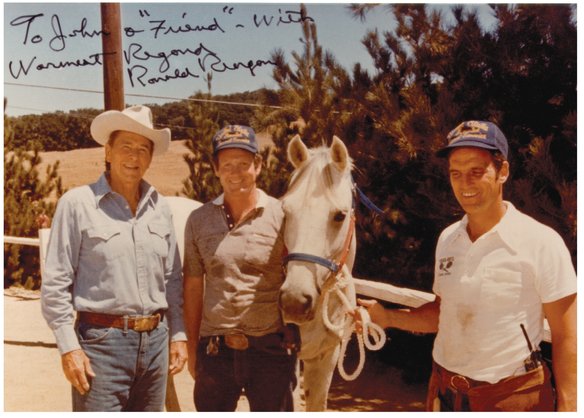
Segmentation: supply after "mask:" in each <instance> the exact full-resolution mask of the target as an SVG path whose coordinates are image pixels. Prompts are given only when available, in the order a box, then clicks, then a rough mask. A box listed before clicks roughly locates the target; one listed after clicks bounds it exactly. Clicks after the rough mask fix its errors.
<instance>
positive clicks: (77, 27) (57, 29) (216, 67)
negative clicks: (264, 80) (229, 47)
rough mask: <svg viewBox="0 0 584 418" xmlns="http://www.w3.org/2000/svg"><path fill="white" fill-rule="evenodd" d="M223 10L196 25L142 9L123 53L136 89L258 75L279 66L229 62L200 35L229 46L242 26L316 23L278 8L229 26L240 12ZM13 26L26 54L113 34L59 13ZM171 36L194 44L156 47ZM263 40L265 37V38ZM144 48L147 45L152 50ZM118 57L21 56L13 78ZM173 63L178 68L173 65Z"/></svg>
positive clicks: (127, 29) (12, 64)
mask: <svg viewBox="0 0 584 418" xmlns="http://www.w3.org/2000/svg"><path fill="white" fill-rule="evenodd" d="M220 10H221V11H220V13H219V14H217V15H215V16H213V15H211V16H200V15H198V16H196V17H197V19H198V20H200V21H199V22H196V23H195V22H193V21H192V17H191V16H190V15H189V14H188V13H186V12H183V13H181V14H179V16H180V19H178V20H177V19H176V18H174V19H170V18H167V17H166V16H162V17H161V16H151V13H150V12H149V11H148V9H147V8H142V9H140V10H139V11H138V14H139V20H138V24H135V26H130V25H126V26H124V27H123V28H122V33H123V35H124V36H125V38H126V40H130V41H132V42H131V43H130V44H129V45H128V46H126V47H125V49H124V50H123V51H120V52H119V53H121V54H122V55H123V59H124V62H125V64H126V68H125V71H126V74H127V76H128V77H129V80H130V84H131V86H137V85H139V86H146V85H151V84H156V83H160V82H166V81H170V80H173V79H179V78H200V77H201V74H205V73H207V72H216V73H224V72H230V71H240V70H241V71H246V72H248V73H249V74H250V75H251V76H255V75H256V74H257V70H258V69H260V68H262V67H265V66H274V65H275V62H274V61H272V60H270V59H265V58H258V57H257V56H253V57H247V58H245V59H243V60H239V59H230V58H229V56H228V54H225V53H223V54H222V53H220V52H219V49H220V48H221V47H219V48H215V47H212V46H209V42H211V43H212V41H206V43H205V44H204V43H202V42H200V41H197V40H196V36H197V34H198V33H203V32H206V33H211V32H213V33H217V34H218V35H223V36H222V38H221V46H224V45H226V44H225V40H226V39H225V37H224V36H225V34H228V33H229V32H232V33H234V34H235V35H234V36H241V35H240V34H242V33H244V32H239V30H240V29H243V28H247V29H250V30H252V31H255V32H257V31H264V30H266V29H270V28H272V29H274V30H277V28H279V27H281V26H284V25H290V24H302V23H303V22H306V21H309V22H313V21H314V19H313V18H312V17H310V16H308V15H307V14H306V12H304V11H300V10H286V9H281V8H278V9H277V12H276V13H264V14H258V13H256V14H253V15H252V16H249V15H248V16H246V19H248V20H245V21H244V20H242V19H243V18H242V19H237V23H235V24H234V23H233V20H229V22H231V23H230V24H228V23H227V20H224V19H222V17H223V16H228V15H229V16H235V17H237V10H236V9H235V7H232V6H224V7H222V8H220ZM177 21H178V22H179V23H177ZM10 27H12V28H14V29H15V30H17V31H18V32H17V33H18V35H19V38H17V39H16V41H17V42H18V41H20V43H21V44H22V45H23V46H24V48H23V49H22V51H23V52H25V51H26V49H27V47H32V46H37V47H39V46H46V47H48V48H49V50H50V51H53V52H55V53H60V55H62V54H63V51H66V50H67V48H68V47H69V46H70V45H71V44H72V42H73V41H75V40H77V41H81V42H83V41H84V40H90V39H94V38H102V37H107V36H110V35H111V34H110V33H109V32H108V31H104V30H103V29H99V28H97V27H95V24H94V23H93V24H92V23H91V22H90V20H89V19H88V18H87V17H82V18H80V19H79V20H78V21H77V22H70V21H67V20H66V19H63V18H62V17H60V16H59V15H58V14H52V15H45V14H44V13H31V14H26V15H22V16H18V17H16V18H14V19H12V20H11V21H10ZM245 33H246V36H250V35H249V34H250V32H249V31H247V32H245ZM168 36H173V37H176V36H181V37H183V38H185V37H188V39H189V42H188V43H187V44H186V45H189V44H190V45H191V46H187V47H181V48H176V47H173V48H171V49H164V48H160V47H157V45H160V44H159V43H156V42H155V41H157V40H159V39H161V38H164V37H168ZM258 36H265V34H259V35H258ZM145 38H148V39H145ZM193 38H194V40H193V41H192V42H190V39H193ZM146 42H148V43H146ZM144 45H148V47H145V46H144ZM157 48H158V49H157ZM69 49H71V48H69ZM116 53H117V52H110V53H107V54H105V53H102V52H94V53H91V52H89V53H88V51H84V52H83V53H79V52H75V53H72V54H69V55H70V56H67V57H66V58H65V59H62V57H60V58H61V59H50V58H48V59H47V58H39V55H37V54H35V55H34V56H32V57H30V56H29V57H26V58H22V57H16V58H15V59H12V60H10V61H9V63H8V69H9V74H10V76H11V77H12V78H14V79H19V78H22V77H26V76H28V75H30V74H31V73H32V72H35V71H51V70H61V69H66V68H78V67H92V66H99V65H103V62H104V57H105V56H106V55H110V54H116ZM75 54H76V55H75ZM71 55H73V56H71ZM185 59H186V62H185ZM173 61H175V62H176V63H177V65H174V63H173Z"/></svg>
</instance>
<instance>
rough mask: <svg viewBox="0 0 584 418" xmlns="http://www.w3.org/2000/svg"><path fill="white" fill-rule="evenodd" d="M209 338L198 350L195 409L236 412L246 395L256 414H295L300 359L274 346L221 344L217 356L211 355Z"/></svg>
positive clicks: (277, 345) (201, 343) (221, 342)
mask: <svg viewBox="0 0 584 418" xmlns="http://www.w3.org/2000/svg"><path fill="white" fill-rule="evenodd" d="M208 342H209V339H208V338H202V339H201V341H200V342H199V346H198V350H197V365H196V373H195V390H194V399H195V408H196V410H197V411H200V412H211V411H221V412H233V411H235V409H236V407H237V401H238V400H239V397H240V395H241V393H242V391H244V393H245V396H246V397H247V399H248V401H249V405H250V410H251V411H252V412H258V411H265V412H266V411H271V412H286V411H293V410H294V403H293V397H292V392H293V391H294V388H295V387H296V355H295V354H294V353H292V354H289V353H288V352H287V351H286V350H285V349H283V348H281V347H280V345H279V342H278V343H277V344H273V346H271V347H270V346H267V347H266V346H261V347H258V346H255V345H250V347H249V348H247V349H246V350H235V349H232V348H229V347H227V346H226V345H225V344H224V343H223V341H222V340H221V341H220V343H219V347H218V350H217V352H216V353H212V354H211V355H210V354H207V344H208Z"/></svg>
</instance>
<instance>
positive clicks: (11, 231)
mask: <svg viewBox="0 0 584 418" xmlns="http://www.w3.org/2000/svg"><path fill="white" fill-rule="evenodd" d="M4 127H5V130H4V143H5V147H4V235H8V236H15V237H38V223H37V222H38V217H39V215H47V216H48V217H52V216H53V213H54V210H55V203H54V201H55V199H56V198H58V197H60V196H61V195H62V194H63V190H62V187H61V178H60V177H59V176H58V172H57V171H58V168H59V163H58V162H57V163H55V164H54V165H52V166H48V167H47V172H46V176H45V180H44V181H41V180H40V178H39V172H38V166H39V164H40V163H41V158H40V157H39V147H38V145H36V146H33V150H32V151H23V150H21V149H17V150H16V151H9V150H8V147H7V146H6V144H11V142H12V141H13V140H14V127H13V126H11V124H10V123H9V121H7V120H6V118H5V120H4ZM14 284H17V285H20V286H24V287H26V288H29V289H37V288H39V287H40V271H39V249H38V247H31V246H22V245H16V244H5V245H4V288H6V287H9V286H11V285H14Z"/></svg>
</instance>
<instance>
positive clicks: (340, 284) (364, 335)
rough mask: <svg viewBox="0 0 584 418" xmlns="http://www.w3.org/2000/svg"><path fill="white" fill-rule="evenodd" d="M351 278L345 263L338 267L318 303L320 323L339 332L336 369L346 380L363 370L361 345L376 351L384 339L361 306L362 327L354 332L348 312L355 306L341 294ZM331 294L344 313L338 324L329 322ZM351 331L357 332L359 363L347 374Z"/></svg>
mask: <svg viewBox="0 0 584 418" xmlns="http://www.w3.org/2000/svg"><path fill="white" fill-rule="evenodd" d="M351 278H352V276H351V272H350V271H349V269H348V267H347V266H346V265H344V266H343V268H342V270H341V271H340V272H339V273H337V275H336V280H330V281H329V282H334V284H332V285H329V286H328V287H326V288H325V289H323V293H324V296H323V302H322V304H323V306H322V320H323V322H324V325H325V326H326V327H327V328H328V329H329V330H331V331H332V332H334V333H336V334H338V335H339V337H340V338H341V350H340V353H339V359H338V361H337V368H338V370H339V374H340V375H341V377H342V378H343V379H345V380H347V381H351V380H355V379H356V378H357V377H358V376H359V375H360V374H361V372H362V371H363V367H364V366H365V347H367V348H368V349H369V350H372V351H377V350H380V349H381V348H382V347H383V345H384V344H385V341H386V336H385V331H384V330H383V328H381V327H380V326H379V325H377V324H376V323H374V322H371V318H370V317H369V313H368V312H367V309H365V308H363V307H358V308H357V309H358V310H359V313H360V315H361V322H362V329H361V332H360V333H357V330H356V327H355V318H354V317H353V315H352V314H351V312H353V311H354V310H355V307H354V306H352V305H351V302H349V299H348V298H347V296H346V295H345V289H346V288H347V286H348V284H349V280H350V279H351ZM331 293H334V294H335V295H336V296H337V297H338V298H339V299H340V301H341V302H342V304H343V306H344V308H345V315H344V317H343V319H341V321H340V322H339V323H338V324H333V323H332V322H331V320H330V318H329V315H328V304H329V301H330V295H331ZM353 333H355V334H357V341H358V345H359V364H358V365H357V368H356V369H355V371H354V372H353V373H352V374H348V373H347V372H346V370H345V366H344V360H345V354H346V352H347V344H348V343H349V341H350V340H351V338H352V336H353Z"/></svg>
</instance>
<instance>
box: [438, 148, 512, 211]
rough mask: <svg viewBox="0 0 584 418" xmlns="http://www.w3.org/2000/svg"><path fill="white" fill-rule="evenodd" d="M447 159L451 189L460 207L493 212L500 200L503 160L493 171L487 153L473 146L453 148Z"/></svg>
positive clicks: (506, 171)
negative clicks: (498, 168)
mask: <svg viewBox="0 0 584 418" xmlns="http://www.w3.org/2000/svg"><path fill="white" fill-rule="evenodd" d="M448 163H449V170H448V171H449V175H450V184H451V186H452V191H453V192H454V196H455V197H456V200H457V201H458V203H459V204H460V206H462V208H463V209H464V211H465V212H466V213H467V214H468V215H469V216H474V215H480V214H483V215H487V216H491V215H492V216H496V215H497V214H498V213H499V211H500V208H501V205H502V202H503V183H505V181H506V180H507V177H508V175H509V163H508V162H507V161H504V162H503V165H502V166H501V169H500V170H499V172H498V173H497V170H496V168H495V164H494V163H493V157H492V155H491V153H490V152H489V151H487V150H484V149H481V148H473V147H460V148H455V149H454V150H453V151H451V153H450V156H449V158H448Z"/></svg>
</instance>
